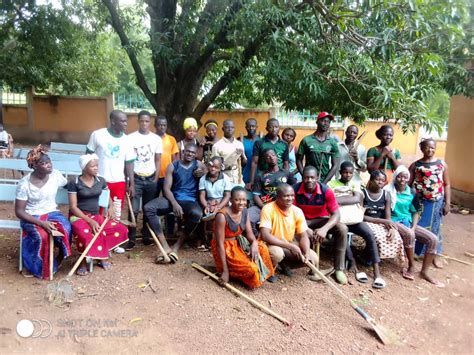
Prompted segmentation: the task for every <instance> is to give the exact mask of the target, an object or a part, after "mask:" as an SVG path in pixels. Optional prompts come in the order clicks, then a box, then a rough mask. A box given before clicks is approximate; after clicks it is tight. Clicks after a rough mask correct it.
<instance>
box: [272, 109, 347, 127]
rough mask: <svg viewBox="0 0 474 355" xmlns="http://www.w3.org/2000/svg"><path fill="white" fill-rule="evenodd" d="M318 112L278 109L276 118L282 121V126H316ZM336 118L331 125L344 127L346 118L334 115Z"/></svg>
mask: <svg viewBox="0 0 474 355" xmlns="http://www.w3.org/2000/svg"><path fill="white" fill-rule="evenodd" d="M317 117H318V114H317V113H311V112H309V111H301V112H299V111H283V110H278V111H277V113H276V119H277V120H278V122H280V126H286V127H294V128H316V118H317ZM334 117H335V120H334V121H333V122H331V127H333V128H338V127H344V119H343V118H342V117H341V116H334Z"/></svg>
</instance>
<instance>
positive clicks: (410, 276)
mask: <svg viewBox="0 0 474 355" xmlns="http://www.w3.org/2000/svg"><path fill="white" fill-rule="evenodd" d="M402 276H403V278H404V279H407V280H410V281H413V280H415V275H413V273H412V272H410V271H408V270H406V269H403V270H402Z"/></svg>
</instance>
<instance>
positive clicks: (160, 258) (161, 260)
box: [155, 255, 171, 264]
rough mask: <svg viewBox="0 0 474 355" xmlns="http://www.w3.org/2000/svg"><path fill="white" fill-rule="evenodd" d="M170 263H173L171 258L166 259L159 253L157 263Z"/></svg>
mask: <svg viewBox="0 0 474 355" xmlns="http://www.w3.org/2000/svg"><path fill="white" fill-rule="evenodd" d="M170 259H171V258H170ZM170 263H171V260H170V261H166V259H165V257H164V256H163V255H158V256H157V257H156V259H155V264H170Z"/></svg>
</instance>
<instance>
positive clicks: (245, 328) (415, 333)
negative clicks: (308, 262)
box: [0, 208, 474, 354]
mask: <svg viewBox="0 0 474 355" xmlns="http://www.w3.org/2000/svg"><path fill="white" fill-rule="evenodd" d="M2 210H3V211H2ZM0 215H2V217H3V218H5V217H6V215H8V213H7V212H6V209H5V208H2V209H0ZM10 217H12V216H10ZM443 230H444V234H445V236H446V238H445V252H446V254H448V255H451V256H454V257H458V258H461V259H464V260H468V261H471V262H474V259H470V260H469V258H468V257H467V256H464V255H463V254H464V252H465V251H469V252H474V241H473V238H474V233H473V231H474V216H472V215H470V216H462V215H449V216H448V217H447V218H446V219H445V226H444V228H443ZM155 254H156V252H155V248H154V247H146V248H143V247H140V248H138V249H137V250H136V251H134V252H133V253H131V254H130V255H114V256H113V258H112V262H113V270H112V271H109V272H105V271H103V270H102V269H100V268H98V267H96V268H95V269H94V272H93V274H92V275H89V276H87V277H82V278H81V277H74V278H73V281H74V289H75V298H74V302H73V303H72V304H71V305H70V307H69V308H67V309H60V308H57V307H55V306H54V305H51V304H49V303H48V301H47V300H46V299H45V295H46V287H47V285H48V284H49V282H47V281H42V280H37V279H31V278H28V279H27V278H24V277H21V276H19V275H18V273H17V263H18V235H17V233H2V234H0V256H1V257H0V353H13V352H31V353H38V352H42V353H91V352H105V353H125V352H141V353H152V352H153V353H156V352H162V353H178V354H184V353H223V352H233V353H237V352H243V353H256V352H259V353H270V352H275V351H276V352H288V353H289V352H296V353H348V352H356V353H382V352H384V353H385V352H388V353H405V354H406V353H423V354H444V353H460V354H469V353H473V351H474V341H473V337H472V335H473V330H474V326H473V323H474V311H473V310H474V291H473V290H474V289H473V285H474V275H473V270H474V268H473V267H471V266H466V265H462V264H459V263H456V262H452V261H450V262H449V263H445V268H444V269H443V270H434V271H433V274H434V275H436V277H437V278H439V279H441V280H442V281H444V282H446V283H447V287H446V288H445V289H437V288H435V287H433V286H431V285H430V284H428V283H427V282H425V281H422V280H420V279H417V280H416V281H415V282H409V281H405V280H404V279H402V278H401V276H400V274H399V272H398V269H397V267H396V266H394V265H393V264H391V263H389V262H385V263H384V264H383V266H382V272H383V275H384V277H385V279H386V281H387V283H388V287H387V288H386V289H385V290H381V291H379V290H377V291H375V290H372V289H371V288H370V286H366V285H362V284H359V283H357V282H355V281H354V280H353V278H352V283H353V284H352V285H348V286H345V287H343V290H344V292H346V293H347V294H348V295H349V296H350V297H353V298H355V299H358V300H359V301H360V302H361V303H362V304H363V306H364V308H365V309H366V310H367V311H368V312H369V313H370V314H371V315H372V316H373V317H374V318H376V320H377V321H379V322H381V323H383V324H384V325H385V326H387V327H389V328H391V329H392V330H394V331H395V332H396V333H397V334H398V335H399V337H400V339H401V340H402V345H400V346H383V345H381V344H380V343H379V342H378V341H377V339H376V338H374V336H373V334H372V333H371V331H369V330H368V328H367V326H366V324H365V322H364V321H363V320H362V319H361V318H360V317H359V316H358V315H357V314H356V313H355V312H354V311H353V310H352V309H351V308H350V307H348V306H347V305H346V304H345V303H344V302H343V301H341V300H340V299H339V298H336V296H335V295H334V294H333V292H331V290H330V289H329V288H328V287H327V286H325V285H323V284H320V283H314V282H311V281H309V280H307V279H306V278H305V274H306V270H304V269H300V270H297V272H296V273H295V276H294V277H293V278H291V279H289V278H287V277H282V278H281V281H280V282H278V283H276V284H268V283H267V284H265V285H264V286H263V287H261V288H260V289H258V290H255V291H248V290H245V289H244V288H243V287H240V286H238V285H237V286H238V287H239V288H240V289H242V290H244V291H245V292H247V294H249V295H251V296H252V297H254V298H255V299H256V300H258V301H260V302H261V303H263V304H265V305H268V306H270V307H271V308H272V309H273V310H274V311H276V312H278V313H280V314H281V315H283V316H284V317H286V318H288V319H290V320H291V321H292V322H293V323H294V325H293V327H291V328H289V327H285V326H283V325H282V324H281V323H279V322H278V321H277V320H275V319H274V318H271V317H269V316H268V315H265V314H263V313H261V312H259V311H258V310H256V309H255V308H253V307H251V306H250V305H248V304H247V303H246V302H245V301H243V300H242V299H239V298H237V297H234V296H232V295H231V294H230V293H229V292H228V291H226V290H224V289H222V288H220V287H219V286H217V285H216V284H215V283H213V282H212V281H210V280H208V279H203V275H202V274H200V273H199V272H197V271H195V270H193V269H192V268H191V266H190V263H191V261H196V262H199V263H201V264H202V265H204V266H207V267H210V266H211V265H212V258H211V256H210V254H207V253H199V252H196V251H194V250H190V249H187V250H184V251H183V252H182V253H181V261H182V262H181V263H179V264H178V265H175V266H158V265H155V264H153V256H154V255H155ZM71 265H72V260H69V261H67V262H66V263H65V265H64V266H63V268H62V270H60V272H59V275H57V276H56V280H58V279H59V278H60V277H64V276H65V275H66V273H67V271H68V270H69V268H70V267H71ZM420 266H421V265H420V264H419V263H418V264H417V268H418V269H419V268H420ZM364 271H366V272H368V273H369V270H364ZM148 279H151V280H152V283H153V285H154V287H155V288H156V293H154V292H153V291H152V290H151V289H150V288H147V289H145V290H144V291H143V290H142V289H141V288H140V287H139V286H140V284H143V283H146V281H147V280H148ZM21 319H29V320H31V319H37V320H46V321H48V322H49V323H50V324H51V325H52V332H51V334H50V335H49V336H48V337H45V338H31V337H30V338H21V337H20V336H19V335H17V332H16V326H17V323H18V322H19V321H20V320H21ZM47 324H48V323H47V322H45V321H43V325H44V329H46V330H44V331H43V335H47V333H48V330H49V326H48V325H47ZM35 329H36V330H38V327H37V328H35ZM35 334H36V333H35Z"/></svg>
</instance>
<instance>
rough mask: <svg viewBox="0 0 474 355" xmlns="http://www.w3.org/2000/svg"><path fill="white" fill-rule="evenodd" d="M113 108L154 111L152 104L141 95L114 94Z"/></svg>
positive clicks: (130, 110)
mask: <svg viewBox="0 0 474 355" xmlns="http://www.w3.org/2000/svg"><path fill="white" fill-rule="evenodd" d="M114 101H115V102H114V108H115V109H117V110H122V111H125V112H139V111H141V110H148V111H154V108H153V106H152V105H151V104H150V102H149V101H148V100H147V98H146V97H145V96H143V95H137V94H115V95H114Z"/></svg>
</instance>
